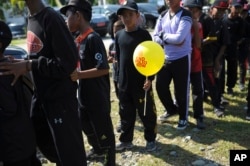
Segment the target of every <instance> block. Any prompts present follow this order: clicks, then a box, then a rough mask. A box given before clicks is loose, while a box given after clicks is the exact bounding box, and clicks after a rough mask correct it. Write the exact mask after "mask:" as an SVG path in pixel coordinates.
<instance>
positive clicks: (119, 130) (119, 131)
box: [116, 122, 122, 133]
mask: <svg viewBox="0 0 250 166" xmlns="http://www.w3.org/2000/svg"><path fill="white" fill-rule="evenodd" d="M116 131H117V133H121V132H122V129H121V122H119V123H118V124H117V127H116Z"/></svg>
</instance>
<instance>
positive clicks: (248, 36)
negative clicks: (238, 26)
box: [239, 2, 250, 91]
mask: <svg viewBox="0 0 250 166" xmlns="http://www.w3.org/2000/svg"><path fill="white" fill-rule="evenodd" d="M248 10H249V5H248V4H247V2H245V3H244V5H243V8H242V11H241V13H240V17H241V18H242V19H243V20H244V25H245V33H244V36H243V40H242V42H241V43H240V44H239V88H240V90H241V91H243V90H245V82H246V74H247V65H248V64H247V59H248V57H249V56H250V20H249V19H250V17H249V14H248Z"/></svg>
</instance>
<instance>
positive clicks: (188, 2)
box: [183, 0, 202, 8]
mask: <svg viewBox="0 0 250 166" xmlns="http://www.w3.org/2000/svg"><path fill="white" fill-rule="evenodd" d="M183 6H184V7H190V8H192V7H197V8H202V2H201V0H184V3H183Z"/></svg>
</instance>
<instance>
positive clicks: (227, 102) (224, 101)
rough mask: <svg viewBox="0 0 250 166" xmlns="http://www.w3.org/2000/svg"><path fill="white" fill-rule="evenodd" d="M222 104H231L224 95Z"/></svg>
mask: <svg viewBox="0 0 250 166" xmlns="http://www.w3.org/2000/svg"><path fill="white" fill-rule="evenodd" d="M220 104H221V105H228V104H229V101H228V100H227V99H225V98H224V97H223V96H222V97H221V100H220Z"/></svg>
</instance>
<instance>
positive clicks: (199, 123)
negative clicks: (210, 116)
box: [196, 118, 206, 129]
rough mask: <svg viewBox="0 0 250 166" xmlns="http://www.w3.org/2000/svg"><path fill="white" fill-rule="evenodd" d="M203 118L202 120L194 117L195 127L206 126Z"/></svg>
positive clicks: (203, 127) (202, 127)
mask: <svg viewBox="0 0 250 166" xmlns="http://www.w3.org/2000/svg"><path fill="white" fill-rule="evenodd" d="M203 120H204V119H203V118H197V119H196V127H197V128H198V129H205V128H206V125H205V123H204V121H203Z"/></svg>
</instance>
